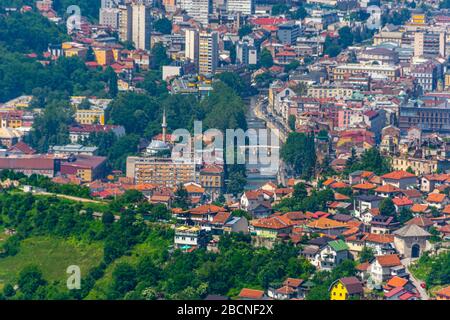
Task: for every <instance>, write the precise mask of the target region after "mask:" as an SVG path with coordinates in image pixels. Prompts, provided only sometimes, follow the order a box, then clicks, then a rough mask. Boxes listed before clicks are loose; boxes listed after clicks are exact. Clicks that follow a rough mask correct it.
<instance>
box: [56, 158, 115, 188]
mask: <svg viewBox="0 0 450 320" xmlns="http://www.w3.org/2000/svg"><path fill="white" fill-rule="evenodd" d="M106 160H107V158H106V157H97V156H88V155H77V156H70V157H69V158H68V159H67V160H65V161H62V162H61V175H65V176H67V175H70V176H75V177H77V178H79V179H80V180H81V181H82V182H91V181H93V180H96V179H100V178H103V177H104V175H105V173H106Z"/></svg>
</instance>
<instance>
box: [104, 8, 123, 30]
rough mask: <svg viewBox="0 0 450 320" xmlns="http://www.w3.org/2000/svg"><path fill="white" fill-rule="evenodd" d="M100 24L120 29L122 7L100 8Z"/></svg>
mask: <svg viewBox="0 0 450 320" xmlns="http://www.w3.org/2000/svg"><path fill="white" fill-rule="evenodd" d="M99 16H100V25H102V26H108V27H111V28H112V29H115V30H117V29H119V25H120V23H119V21H120V19H119V16H120V9H118V8H101V9H100V15H99Z"/></svg>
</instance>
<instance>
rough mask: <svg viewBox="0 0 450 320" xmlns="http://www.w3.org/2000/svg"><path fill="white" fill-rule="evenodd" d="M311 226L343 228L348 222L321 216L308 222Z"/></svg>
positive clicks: (317, 227)
mask: <svg viewBox="0 0 450 320" xmlns="http://www.w3.org/2000/svg"><path fill="white" fill-rule="evenodd" d="M307 226H308V227H309V228H315V229H334V228H342V227H347V224H345V223H342V222H339V221H336V220H331V219H328V218H325V217H322V218H319V219H317V220H314V221H311V222H310V223H308V224H307Z"/></svg>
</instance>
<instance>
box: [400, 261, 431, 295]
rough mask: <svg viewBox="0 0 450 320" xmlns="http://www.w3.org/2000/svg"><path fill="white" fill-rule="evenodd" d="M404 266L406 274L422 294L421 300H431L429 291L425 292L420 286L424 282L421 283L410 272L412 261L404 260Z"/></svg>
mask: <svg viewBox="0 0 450 320" xmlns="http://www.w3.org/2000/svg"><path fill="white" fill-rule="evenodd" d="M402 264H403V265H404V266H405V267H406V272H407V273H408V274H409V279H410V280H411V282H412V284H414V286H415V287H416V289H417V291H418V292H419V294H420V299H421V300H429V299H430V296H429V295H428V293H427V290H425V289H424V288H422V287H421V286H420V284H421V283H422V282H423V281H420V280H418V279H416V278H414V276H413V274H412V273H411V272H410V271H409V269H408V267H409V265H410V264H411V259H403V260H402Z"/></svg>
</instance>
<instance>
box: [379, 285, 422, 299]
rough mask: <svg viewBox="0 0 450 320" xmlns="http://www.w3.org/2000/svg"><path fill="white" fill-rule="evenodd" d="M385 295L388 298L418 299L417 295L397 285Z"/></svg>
mask: <svg viewBox="0 0 450 320" xmlns="http://www.w3.org/2000/svg"><path fill="white" fill-rule="evenodd" d="M384 297H385V299H386V300H418V297H417V295H415V294H413V293H411V292H408V291H407V290H406V289H405V288H402V287H396V288H393V289H391V290H390V291H388V292H385V294H384Z"/></svg>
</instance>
